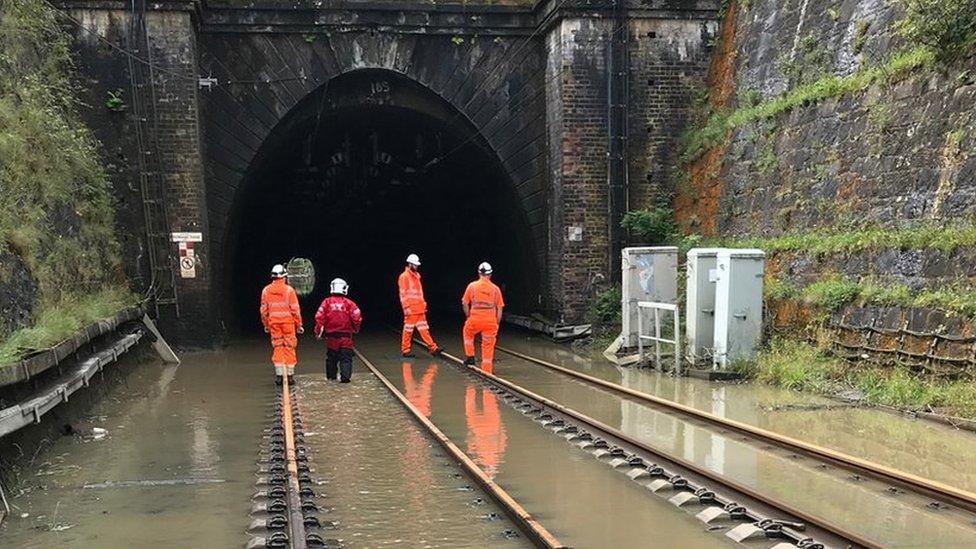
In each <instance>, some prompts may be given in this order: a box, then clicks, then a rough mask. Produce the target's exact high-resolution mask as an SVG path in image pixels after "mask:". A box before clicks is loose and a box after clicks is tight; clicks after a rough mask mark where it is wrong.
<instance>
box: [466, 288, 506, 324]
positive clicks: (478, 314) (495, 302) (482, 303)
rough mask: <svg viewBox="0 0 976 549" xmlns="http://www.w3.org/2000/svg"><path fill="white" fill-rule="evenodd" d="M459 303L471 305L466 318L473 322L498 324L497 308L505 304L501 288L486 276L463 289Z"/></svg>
mask: <svg viewBox="0 0 976 549" xmlns="http://www.w3.org/2000/svg"><path fill="white" fill-rule="evenodd" d="M461 303H463V304H465V305H469V306H470V307H471V313H470V314H469V315H468V318H469V319H470V320H472V321H474V322H491V323H494V324H498V311H497V310H498V309H499V308H500V307H504V306H505V300H504V299H503V298H502V291H501V289H500V288H499V287H498V286H496V285H495V284H494V283H493V282H492V281H491V280H490V279H488V278H487V277H481V278H479V279H478V280H475V281H474V282H472V283H471V284H468V287H467V288H466V289H465V290H464V295H463V296H462V297H461Z"/></svg>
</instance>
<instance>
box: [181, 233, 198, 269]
mask: <svg viewBox="0 0 976 549" xmlns="http://www.w3.org/2000/svg"><path fill="white" fill-rule="evenodd" d="M180 277H181V278H196V277H197V257H196V254H195V253H194V251H193V242H180Z"/></svg>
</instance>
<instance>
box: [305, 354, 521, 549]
mask: <svg viewBox="0 0 976 549" xmlns="http://www.w3.org/2000/svg"><path fill="white" fill-rule="evenodd" d="M296 379H297V384H298V389H299V391H298V392H299V406H300V409H301V413H302V421H303V426H304V428H305V440H306V445H307V448H308V452H309V455H310V456H311V459H312V460H313V462H312V464H311V466H312V468H313V469H314V473H313V477H314V478H317V479H319V481H320V482H324V484H323V485H322V489H323V490H324V491H325V494H326V498H325V499H326V503H327V505H329V506H330V507H332V509H331V510H330V511H329V513H327V515H326V516H325V517H324V518H326V519H327V520H331V521H336V522H337V523H338V525H339V529H338V530H336V531H335V532H327V536H326V537H334V538H336V539H339V540H340V541H341V542H342V544H343V546H345V547H385V546H394V545H397V546H403V547H485V546H489V545H490V546H492V547H531V543H530V542H529V540H528V539H526V538H524V537H517V538H515V539H510V538H507V537H506V536H505V530H517V529H516V528H515V526H514V525H513V524H512V522H511V521H509V520H508V518H507V517H505V516H504V515H503V514H502V511H501V509H500V508H498V507H497V506H496V505H495V504H494V503H493V502H492V501H491V500H489V499H488V498H487V497H486V496H485V494H484V493H483V492H481V491H480V490H472V489H471V488H472V486H473V481H472V480H471V479H470V478H468V477H467V476H466V475H464V474H462V471H461V469H460V467H459V466H457V465H456V464H455V463H454V461H453V460H452V459H450V458H448V457H447V456H446V454H445V453H444V452H443V451H442V450H441V449H440V446H436V443H435V442H433V440H432V439H431V438H430V437H428V436H427V435H426V434H425V433H426V432H425V431H422V430H421V428H420V427H419V426H418V425H417V423H416V422H414V420H413V418H412V417H411V416H409V415H408V412H407V411H406V410H405V409H404V408H403V406H402V405H401V404H400V403H399V402H398V401H396V400H394V398H393V396H392V395H391V394H390V392H389V391H388V390H387V389H386V387H384V386H383V385H382V384H380V382H379V380H378V379H377V378H376V377H375V376H374V375H373V374H372V373H370V372H369V371H368V370H366V369H365V368H363V367H361V365H360V367H359V368H358V371H357V372H355V373H354V375H353V383H351V384H340V383H336V382H334V381H329V380H327V379H326V378H325V375H324V374H323V373H322V372H321V371H320V372H317V373H314V374H313V373H309V374H303V375H298V376H296Z"/></svg>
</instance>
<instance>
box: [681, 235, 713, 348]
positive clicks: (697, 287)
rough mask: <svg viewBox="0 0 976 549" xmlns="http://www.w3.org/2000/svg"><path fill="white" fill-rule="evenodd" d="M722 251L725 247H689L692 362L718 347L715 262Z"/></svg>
mask: <svg viewBox="0 0 976 549" xmlns="http://www.w3.org/2000/svg"><path fill="white" fill-rule="evenodd" d="M720 251H721V248H695V249H692V250H689V251H688V272H687V284H688V286H687V292H686V295H685V303H686V305H685V318H686V319H687V326H686V328H685V332H686V334H687V341H688V359H689V360H690V361H691V363H692V364H696V363H699V362H701V361H703V360H705V359H707V358H710V357H711V356H712V353H713V351H714V347H715V339H714V337H715V281H716V279H717V271H716V269H715V263H716V260H717V258H718V252H720Z"/></svg>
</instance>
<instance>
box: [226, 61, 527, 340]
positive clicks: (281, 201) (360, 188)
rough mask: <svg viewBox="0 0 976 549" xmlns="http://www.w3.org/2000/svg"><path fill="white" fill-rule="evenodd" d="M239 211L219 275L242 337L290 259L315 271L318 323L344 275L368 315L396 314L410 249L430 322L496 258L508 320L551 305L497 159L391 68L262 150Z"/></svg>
mask: <svg viewBox="0 0 976 549" xmlns="http://www.w3.org/2000/svg"><path fill="white" fill-rule="evenodd" d="M231 215H232V217H231V220H230V221H231V222H230V224H229V228H228V235H227V242H228V244H229V246H228V251H229V253H228V255H227V259H226V262H225V267H224V268H225V272H224V273H223V276H222V277H221V278H222V280H223V284H222V286H223V288H224V292H225V299H224V301H225V315H226V316H228V317H229V320H230V322H229V323H228V327H231V328H236V329H237V330H238V331H241V330H243V331H250V330H253V329H256V328H258V327H259V324H258V317H257V301H258V296H259V294H260V290H261V287H262V286H263V285H264V284H266V283H267V279H268V271H269V269H270V267H271V266H272V265H273V264H275V263H284V262H286V261H287V260H288V259H290V258H292V257H307V258H309V259H311V261H312V262H313V264H314V266H315V270H316V284H315V290H314V291H313V292H312V293H311V294H310V295H309V296H308V297H305V298H303V303H302V310H303V313H304V314H305V315H306V317H307V319H310V317H311V315H312V314H314V310H315V307H316V306H317V305H318V301H319V300H320V299H321V298H322V297H323V296H324V295H325V294H326V293H327V291H328V282H329V281H330V280H331V279H332V278H333V277H342V278H345V279H346V280H347V281H348V282H349V284H350V286H351V289H350V295H351V297H353V298H354V299H356V300H357V301H358V302H359V303H360V305H361V306H362V307H363V308H364V312H365V314H367V315H370V316H372V317H373V318H374V319H377V318H383V319H393V318H395V316H394V315H395V314H396V313H398V312H399V303H398V298H397V291H396V277H397V275H398V274H399V272H400V271H401V270H402V269H403V265H404V259H405V257H406V255H407V254H408V253H411V252H416V253H418V254H420V256H421V259H422V262H423V266H422V269H421V271H422V273H423V275H424V286H425V292H426V294H427V301H428V304H429V307H430V310H431V312H432V313H435V314H436V313H437V312H442V311H456V310H458V308H459V299H460V296H461V293H462V292H463V289H464V286H465V285H466V284H467V283H468V282H469V281H470V280H472V279H473V278H474V277H475V276H476V275H475V270H476V267H477V265H478V263H480V262H481V261H485V260H487V261H490V262H491V263H492V264H493V265H494V266H495V271H496V272H495V281H496V283H498V284H499V285H500V286H501V287H502V288H503V290H504V292H505V295H506V300H507V304H508V306H509V307H508V308H509V310H520V311H531V310H533V308H534V306H535V305H536V304H537V303H538V302H539V300H540V297H539V294H540V292H541V289H540V285H541V282H540V281H541V280H544V276H543V273H542V270H541V266H540V265H539V260H538V255H537V253H536V250H534V249H533V246H532V244H531V242H532V237H531V234H530V228H529V224H528V221H527V219H526V216H525V213H524V210H523V207H522V205H521V204H520V200H519V198H518V196H517V194H516V192H515V190H514V187H513V185H512V183H511V180H510V178H509V176H508V175H507V174H506V173H505V170H504V168H503V167H502V166H501V163H500V162H499V161H498V160H497V157H496V155H495V154H494V152H493V151H491V150H490V147H489V146H488V145H487V144H486V143H485V142H484V140H482V139H481V138H480V136H478V135H477V133H475V131H474V128H473V127H471V125H470V124H469V123H468V122H467V121H466V120H465V119H464V118H463V117H462V116H459V115H458V114H457V111H456V110H455V109H453V107H451V106H450V105H449V104H448V103H447V102H445V101H443V100H442V99H441V98H440V97H439V96H437V95H436V94H435V93H434V92H432V91H431V90H429V89H427V88H425V87H424V86H422V85H421V84H419V83H417V82H415V81H413V80H410V79H408V78H406V77H404V76H402V75H399V74H396V73H393V72H390V71H379V70H357V71H353V72H349V73H345V74H343V75H340V76H338V77H336V78H333V79H332V80H330V81H329V82H328V83H327V84H325V85H323V86H322V87H321V88H319V89H318V90H316V91H315V92H313V93H311V94H309V96H307V97H306V98H304V99H303V100H302V101H301V102H300V103H299V104H298V105H296V106H295V107H294V108H293V109H292V110H291V111H290V112H289V113H288V114H287V115H286V116H285V117H284V118H283V119H282V121H281V122H280V123H279V124H278V126H277V127H276V128H275V130H274V131H273V132H272V133H271V135H270V136H269V137H268V139H267V140H266V142H265V143H264V144H263V145H262V147H261V150H260V151H259V153H258V155H257V156H256V158H255V160H254V161H253V162H252V165H251V167H250V168H249V170H248V173H247V175H246V177H245V180H244V182H243V185H242V186H241V191H239V194H238V197H237V198H236V200H235V204H234V208H233V211H232V214H231ZM381 315H382V317H381ZM306 322H308V320H306Z"/></svg>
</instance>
